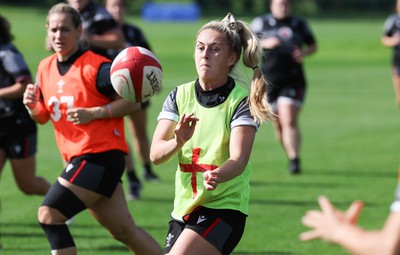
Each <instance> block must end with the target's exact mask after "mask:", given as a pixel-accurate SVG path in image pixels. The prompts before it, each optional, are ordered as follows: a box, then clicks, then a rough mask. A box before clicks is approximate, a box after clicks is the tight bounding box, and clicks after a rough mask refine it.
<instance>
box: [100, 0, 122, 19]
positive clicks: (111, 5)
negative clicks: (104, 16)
mask: <svg viewBox="0 0 400 255" xmlns="http://www.w3.org/2000/svg"><path fill="white" fill-rule="evenodd" d="M105 6H106V9H107V11H108V12H109V13H110V14H111V15H112V16H113V18H114V19H115V20H116V21H117V22H118V23H121V22H122V20H123V17H124V15H125V13H124V11H125V8H124V5H123V3H122V0H107V1H106V5H105Z"/></svg>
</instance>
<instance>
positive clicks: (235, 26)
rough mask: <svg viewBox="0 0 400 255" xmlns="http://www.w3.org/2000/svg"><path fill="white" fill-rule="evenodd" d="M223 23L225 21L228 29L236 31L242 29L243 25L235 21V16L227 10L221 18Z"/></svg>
mask: <svg viewBox="0 0 400 255" xmlns="http://www.w3.org/2000/svg"><path fill="white" fill-rule="evenodd" d="M222 22H223V23H226V24H227V26H228V27H229V29H231V30H235V31H236V32H237V33H239V32H240V31H242V30H243V27H242V25H241V24H240V23H238V22H236V19H235V17H234V16H233V15H232V13H230V12H228V14H227V15H226V16H225V18H224V19H223V20H222Z"/></svg>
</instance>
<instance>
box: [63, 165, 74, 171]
mask: <svg viewBox="0 0 400 255" xmlns="http://www.w3.org/2000/svg"><path fill="white" fill-rule="evenodd" d="M73 167H74V165H72V164H68V165H67V167H66V168H65V172H66V173H68V172H69V171H70V170H71V169H72V168H73Z"/></svg>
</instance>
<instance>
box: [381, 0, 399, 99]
mask: <svg viewBox="0 0 400 255" xmlns="http://www.w3.org/2000/svg"><path fill="white" fill-rule="evenodd" d="M382 44H383V45H384V46H386V47H391V48H393V57H392V81H393V88H394V92H395V96H396V103H397V106H398V107H400V0H397V1H396V13H395V14H392V15H390V16H389V17H388V18H387V19H386V21H385V25H384V31H383V35H382Z"/></svg>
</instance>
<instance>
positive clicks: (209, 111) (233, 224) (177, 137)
mask: <svg viewBox="0 0 400 255" xmlns="http://www.w3.org/2000/svg"><path fill="white" fill-rule="evenodd" d="M260 56H261V48H260V47H259V44H258V39H257V37H256V35H255V34H254V33H253V32H252V31H251V29H250V28H249V27H248V26H247V25H246V24H245V23H244V22H242V21H236V20H235V19H234V17H233V16H232V15H231V14H228V15H227V16H226V17H225V18H224V19H223V20H222V21H212V22H210V23H207V24H206V25H204V26H203V27H202V28H201V29H200V30H199V31H198V33H197V37H196V42H195V49H194V59H195V64H196V70H197V74H198V79H197V80H194V81H191V82H188V83H186V84H183V85H180V86H178V87H176V88H175V89H174V90H173V91H172V92H171V93H170V94H169V96H168V97H167V99H166V101H165V102H164V106H163V109H162V111H161V113H160V115H159V116H158V125H157V127H156V130H155V133H154V136H153V142H152V145H151V150H150V157H151V159H152V161H153V162H154V163H155V164H161V163H164V162H166V161H168V160H170V159H172V158H173V157H174V156H177V158H178V161H179V165H178V169H177V171H176V174H175V201H174V209H173V212H172V214H171V216H172V220H171V221H170V223H169V225H170V228H169V232H168V235H167V240H166V245H165V253H166V254H173V255H183V254H191V255H200V254H203V255H213V254H215V255H217V254H231V252H232V251H233V249H234V248H235V247H236V245H237V244H238V243H239V241H240V239H241V237H242V234H243V232H244V226H245V222H246V217H247V213H248V204H249V193H250V186H249V181H250V175H251V166H250V164H249V158H250V154H251V150H252V146H253V142H254V139H255V134H256V131H257V128H258V126H259V124H260V123H262V122H264V121H268V120H270V119H271V118H272V116H273V115H272V112H271V110H270V107H269V105H268V102H267V100H265V99H266V84H265V81H264V79H263V77H262V74H261V72H260V70H259V68H258V67H257V64H258V61H259V57H260ZM241 57H242V59H243V63H244V65H245V66H246V67H249V68H252V69H253V76H252V80H251V81H248V83H249V84H250V83H251V85H250V86H251V87H250V92H249V91H248V89H247V88H246V85H249V84H241V82H239V81H238V80H235V79H234V78H232V76H231V75H232V70H234V68H235V66H236V64H237V63H238V61H239V59H240V58H241ZM239 76H240V74H239Z"/></svg>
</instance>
